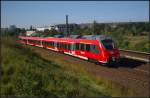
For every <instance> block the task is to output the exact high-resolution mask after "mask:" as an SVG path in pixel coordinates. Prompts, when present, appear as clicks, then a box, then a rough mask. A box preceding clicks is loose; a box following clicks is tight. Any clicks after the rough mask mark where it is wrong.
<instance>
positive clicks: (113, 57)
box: [18, 35, 120, 64]
mask: <svg viewBox="0 0 150 98" xmlns="http://www.w3.org/2000/svg"><path fill="white" fill-rule="evenodd" d="M18 38H19V39H20V40H19V43H22V44H27V45H32V46H37V47H42V48H46V49H51V50H53V51H57V52H61V53H65V54H68V55H72V56H75V57H78V58H81V59H85V60H88V61H91V62H95V63H101V64H108V63H113V62H118V61H119V59H120V53H119V50H118V49H117V47H116V44H115V42H114V41H113V40H112V38H111V37H108V36H104V35H87V36H82V37H80V38H73V37H72V38H71V37H70V38H67V37H66V38H65V37H61V38H58V37H57V38H56V37H45V38H44V37H43V38H42V37H26V36H19V37H18Z"/></svg>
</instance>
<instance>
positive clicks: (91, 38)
mask: <svg viewBox="0 0 150 98" xmlns="http://www.w3.org/2000/svg"><path fill="white" fill-rule="evenodd" d="M74 36H76V37H78V35H74ZM20 38H22V39H30V40H43V41H60V42H69V43H97V42H100V41H101V40H104V39H111V37H108V36H104V35H85V36H82V37H80V38H65V37H63V38H55V37H43V38H42V37H23V36H21V37H20Z"/></svg>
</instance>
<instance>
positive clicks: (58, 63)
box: [0, 37, 133, 97]
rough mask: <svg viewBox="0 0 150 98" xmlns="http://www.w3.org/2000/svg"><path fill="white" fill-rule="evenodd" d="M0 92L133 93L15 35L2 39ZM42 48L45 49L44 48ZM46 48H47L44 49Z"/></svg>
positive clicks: (16, 93) (52, 94)
mask: <svg viewBox="0 0 150 98" xmlns="http://www.w3.org/2000/svg"><path fill="white" fill-rule="evenodd" d="M1 46H2V51H1V53H2V54H1V55H2V64H1V71H2V73H1V75H2V77H1V91H0V95H4V96H8V95H16V96H51V97H67V96H89V97H90V96H91V97H97V96H99V97H100V96H108V97H111V96H132V95H133V92H132V91H130V90H129V89H126V88H125V87H122V86H120V85H119V84H116V83H113V82H111V81H108V80H105V79H102V78H97V77H95V76H93V75H91V74H89V73H87V72H86V71H85V70H84V68H83V67H82V66H79V65H76V66H75V65H74V64H72V63H68V62H65V61H64V60H61V59H57V58H55V56H54V57H50V56H48V55H46V54H44V53H42V52H40V53H37V52H34V51H33V48H31V47H30V46H25V45H20V44H17V43H16V42H15V39H12V38H9V37H8V38H3V39H2V45H1ZM41 50H42V49H41ZM42 51H44V50H42Z"/></svg>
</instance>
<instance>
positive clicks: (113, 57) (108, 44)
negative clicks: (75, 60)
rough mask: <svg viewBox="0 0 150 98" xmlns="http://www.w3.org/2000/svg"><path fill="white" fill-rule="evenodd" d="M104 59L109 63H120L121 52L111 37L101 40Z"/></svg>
mask: <svg viewBox="0 0 150 98" xmlns="http://www.w3.org/2000/svg"><path fill="white" fill-rule="evenodd" d="M100 43H101V46H102V50H103V54H104V58H105V60H106V62H107V63H109V64H110V63H116V62H119V61H120V52H119V50H118V48H117V46H116V44H115V42H114V41H113V40H112V38H111V37H103V38H101V39H100Z"/></svg>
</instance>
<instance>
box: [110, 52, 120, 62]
mask: <svg viewBox="0 0 150 98" xmlns="http://www.w3.org/2000/svg"><path fill="white" fill-rule="evenodd" d="M119 57H120V54H119V52H118V51H115V50H114V51H109V61H110V62H114V61H115V62H116V61H119Z"/></svg>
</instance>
